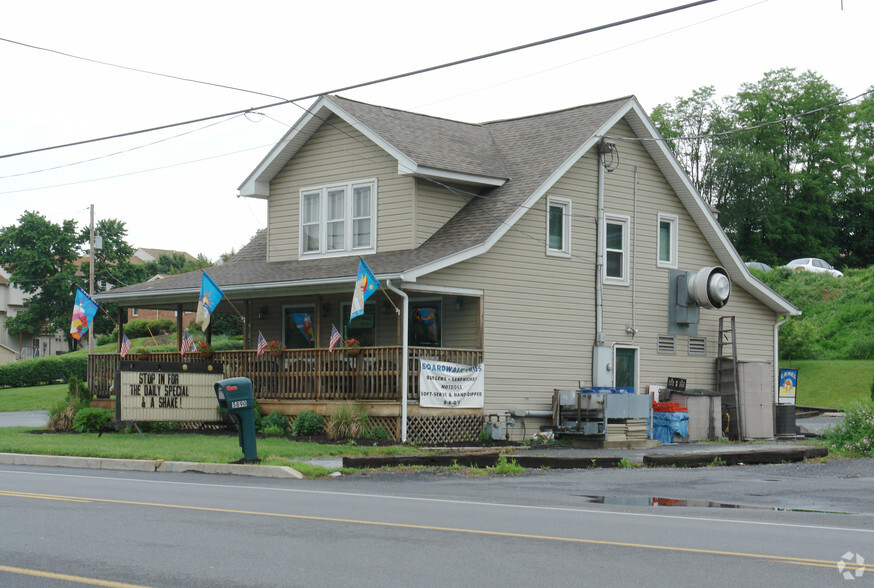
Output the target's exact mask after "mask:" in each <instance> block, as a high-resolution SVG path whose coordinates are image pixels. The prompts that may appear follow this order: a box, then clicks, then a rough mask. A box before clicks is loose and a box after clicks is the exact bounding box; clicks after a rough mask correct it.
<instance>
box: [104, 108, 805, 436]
mask: <svg viewBox="0 0 874 588" xmlns="http://www.w3.org/2000/svg"><path fill="white" fill-rule="evenodd" d="M240 195H241V196H244V197H248V198H263V199H266V200H267V202H268V210H269V221H268V227H267V229H266V230H265V231H262V232H261V233H259V234H258V235H257V236H256V237H255V238H254V239H253V240H252V242H251V243H250V244H249V245H247V246H246V247H245V248H243V249H242V250H241V251H240V252H239V253H238V254H237V255H236V256H235V257H234V258H232V259H231V260H230V261H228V262H227V263H225V264H223V265H221V266H218V267H214V268H211V269H209V270H207V273H208V274H209V275H210V277H212V278H213V280H214V281H215V282H216V283H217V284H218V285H219V286H220V287H221V288H222V290H223V291H224V293H225V295H226V300H225V301H223V302H222V304H221V305H220V307H219V309H218V310H217V312H233V311H234V310H233V309H237V310H238V311H240V312H241V313H242V314H244V315H245V318H246V324H247V325H248V327H247V333H246V336H247V345H246V347H247V349H249V350H250V351H245V352H227V353H225V354H224V355H223V356H222V357H221V360H222V361H223V362H224V364H225V372H226V373H227V374H232V375H249V376H251V377H252V379H253V382H254V383H255V393H256V396H257V397H259V402H260V403H261V405H262V407H265V409H266V410H270V409H272V407H274V406H275V407H279V408H281V409H282V410H284V411H286V412H287V413H288V414H291V415H294V414H297V413H298V412H299V411H300V410H303V409H304V408H313V409H315V410H319V411H322V412H323V413H324V414H330V411H331V410H332V408H333V407H334V406H336V404H337V403H342V402H355V403H358V404H360V405H361V406H363V407H365V408H366V409H367V410H368V411H369V413H370V414H371V415H372V416H373V417H374V419H376V421H374V422H379V423H382V424H383V425H385V427H386V428H387V429H389V430H390V431H391V432H392V434H393V435H395V436H397V437H400V438H410V439H424V440H428V439H432V438H436V437H441V438H449V437H453V436H457V435H456V433H458V434H461V433H462V432H467V433H469V432H471V431H472V432H473V433H474V434H475V433H476V432H478V431H479V430H480V428H481V427H482V421H483V419H484V418H486V419H488V418H496V419H501V418H506V417H507V416H508V415H510V416H515V417H516V421H517V426H516V427H514V428H512V429H511V430H510V434H511V435H512V436H513V437H515V438H517V439H518V438H520V437H521V436H522V435H523V431H525V433H524V434H527V435H528V436H530V434H532V433H533V432H536V431H537V430H538V427H539V426H540V425H543V424H547V423H549V422H550V421H551V418H550V417H548V416H547V415H550V414H552V408H553V407H552V402H553V391H554V390H556V389H562V390H573V389H579V388H580V387H581V386H582V387H584V386H607V387H611V386H623V387H633V388H634V389H635V391H637V392H641V391H644V392H645V391H647V390H648V389H649V386H650V385H660V386H663V385H664V384H665V382H666V380H667V378H668V377H679V378H683V379H685V380H686V382H687V387H688V388H694V389H705V390H714V389H717V388H719V387H720V384H721V383H724V382H718V381H717V369H716V365H717V356H718V355H719V354H720V353H721V354H722V355H726V354H727V353H728V350H729V349H730V346H729V345H727V344H726V341H727V340H730V341H731V342H732V343H733V344H734V347H735V349H734V350H733V352H732V353H733V358H734V363H735V364H736V363H737V360H738V358H739V357H740V358H754V359H757V360H761V361H762V362H770V364H769V366H770V367H769V368H768V370H766V371H764V372H761V373H760V374H759V375H758V379H759V380H760V381H759V384H760V385H761V387H762V388H763V389H766V390H767V391H769V392H768V393H769V394H771V393H772V392H775V391H776V385H775V382H776V376H775V373H774V372H775V370H776V362H775V359H776V355H777V333H778V326H779V324H780V322H781V321H782V320H783V319H784V318H785V317H788V316H791V315H795V314H799V311H798V310H797V309H796V308H795V307H793V306H792V305H791V304H790V303H789V302H787V301H786V300H785V299H783V298H781V297H780V296H779V295H777V294H776V293H775V292H773V291H772V290H770V289H769V288H767V287H766V286H764V285H763V284H762V283H761V282H760V281H758V280H757V279H756V278H755V277H753V276H752V275H751V274H750V272H749V271H748V270H747V268H746V267H745V266H744V264H743V263H742V260H741V259H740V257H739V255H738V253H737V251H736V250H735V249H734V248H733V247H732V245H731V243H730V242H729V241H728V239H727V238H726V236H725V235H724V233H723V231H722V230H721V228H720V226H719V224H718V222H717V220H716V219H715V217H714V215H713V213H712V212H711V210H710V209H709V208H708V206H707V205H706V204H705V203H704V202H702V200H701V198H700V197H699V195H698V194H697V193H696V191H695V190H694V188H693V187H692V185H691V183H690V181H689V179H688V177H686V175H685V174H684V173H683V171H682V169H681V168H680V166H679V164H678V163H677V161H676V159H675V158H674V157H673V155H672V154H671V153H670V151H669V149H668V148H667V147H666V146H665V144H664V142H663V141H661V140H659V135H658V133H657V131H656V130H655V128H654V126H653V124H652V121H650V119H649V118H648V116H647V115H646V113H645V112H644V110H643V108H642V107H641V106H640V104H639V103H638V102H637V100H636V99H635V98H634V97H626V98H620V99H617V100H612V101H609V102H603V103H599V104H592V105H587V106H580V107H577V108H570V109H567V110H562V111H557V112H549V113H544V114H538V115H533V116H528V117H523V118H518V119H511V120H501V121H494V122H489V123H483V124H468V123H461V122H456V121H451V120H446V119H441V118H435V117H430V116H424V115H420V114H415V113H411V112H404V111H399V110H393V109H390V108H385V107H381V106H374V105H369V104H363V103H360V102H355V101H352V100H348V99H344V98H341V97H338V96H325V97H322V98H321V99H319V100H318V101H317V102H316V103H315V105H314V106H312V107H311V108H310V109H309V110H308V111H307V113H306V114H305V115H304V116H303V117H302V118H301V119H300V120H299V121H298V122H297V123H296V124H295V125H294V126H293V127H292V128H291V130H290V131H289V132H288V133H287V134H286V135H285V136H284V137H283V138H282V139H281V140H280V141H279V142H278V143H277V145H276V146H275V147H274V148H273V149H272V150H271V151H270V153H269V154H268V155H267V156H266V157H265V159H264V160H263V161H262V162H261V163H260V164H259V165H258V167H257V168H256V169H255V170H254V171H252V173H251V174H250V175H249V177H248V178H246V180H245V181H244V182H243V184H242V185H241V186H240ZM229 222H230V219H229ZM359 258H363V259H365V260H366V262H367V264H368V265H369V266H370V268H371V269H372V270H373V272H374V274H375V275H376V277H377V278H378V279H379V280H380V282H381V283H382V286H383V287H382V288H381V289H380V291H378V292H377V293H376V294H375V295H374V296H372V297H371V298H370V299H369V300H368V301H367V304H366V306H365V313H364V315H363V316H362V317H359V318H357V319H355V320H354V321H352V322H351V323H350V322H349V320H348V317H349V311H350V305H351V301H352V291H353V285H354V282H355V277H356V272H357V268H358V265H359ZM702 270H703V272H702ZM726 278H727V279H726ZM696 281H697V284H698V286H697V287H698V290H694V288H692V287H689V283H693V284H694V283H695V282H696ZM729 281H730V284H731V291H730V296H729V295H728V291H727V290H726V288H727V286H728V283H729ZM200 283H201V273H200V272H192V273H190V274H183V275H178V276H171V277H168V278H166V279H163V280H159V281H156V282H149V283H144V284H137V285H134V286H130V287H125V288H117V289H113V290H112V291H110V292H106V293H102V294H100V295H98V297H97V298H98V300H105V301H109V302H116V303H118V304H119V305H121V306H123V307H136V308H140V309H143V308H154V309H170V310H176V311H178V312H179V314H181V311H184V310H185V311H190V310H193V309H194V307H195V305H196V303H197V298H198V294H199V291H200ZM726 297H727V298H728V300H727V303H726ZM228 300H229V301H230V302H232V303H233V308H232V306H231V305H230V304H229V303H228ZM395 306H397V307H398V308H399V309H402V312H400V316H399V314H398V313H396V311H395V308H394V307H395ZM708 306H711V307H713V308H708ZM728 317H734V320H733V321H731V320H730V319H729V318H728ZM404 319H406V320H404ZM720 319H722V321H721V320H720ZM304 323H308V324H310V325H312V327H313V332H312V334H311V336H310V335H308V334H306V331H307V330H306V329H304V328H303V324H304ZM732 323H733V324H734V330H733V331H730V330H729V328H728V325H730V324H732ZM332 325H336V326H337V327H338V329H341V330H345V331H346V334H347V335H348V336H353V337H355V338H357V339H360V340H361V341H362V345H363V347H364V349H363V351H362V354H361V356H359V358H357V359H355V360H348V361H344V362H341V363H342V364H343V365H342V366H340V367H338V360H339V356H340V354H338V352H336V351H335V352H333V353H330V352H328V350H327V347H328V341H329V337H330V333H331V328H332ZM720 325H722V331H723V332H722V333H720ZM259 331H260V332H262V333H263V334H264V336H265V337H266V338H267V339H277V340H281V341H283V342H284V344H285V346H286V347H287V348H288V351H285V352H284V354H283V356H282V358H280V360H279V361H278V363H274V364H270V365H267V364H261V363H258V362H263V361H266V359H265V358H263V357H257V356H255V355H254V353H253V352H252V351H251V349H252V348H253V347H254V338H255V337H257V333H258V332H259ZM720 342H722V343H723V345H720ZM404 358H406V359H404ZM168 359H169V358H168ZM427 360H446V361H450V362H457V363H462V364H479V363H482V364H483V365H484V373H485V384H484V385H485V391H484V399H483V406H482V408H481V409H479V408H474V409H470V408H468V409H457V408H431V407H424V406H420V405H419V400H420V396H419V393H420V390H419V369H420V367H421V364H422V362H423V361H427ZM107 366H109V367H104V368H100V367H99V366H98V364H97V363H94V364H93V367H94V374H92V376H91V377H92V383H93V385H94V386H96V388H93V389H96V390H97V391H98V393H100V390H101V389H102V388H101V383H100V381H101V378H103V379H104V380H105V379H106V378H108V375H105V376H100V375H99V374H100V373H105V374H106V373H108V372H107V370H109V369H110V368H111V365H109V364H107ZM101 369H103V370H104V371H103V372H101ZM735 377H736V376H735ZM723 392H724V390H723ZM772 396H773V394H772ZM762 404H763V406H764V404H765V403H762ZM769 408H770V405H769ZM520 419H521V420H522V423H524V425H525V427H524V429H523V427H520V426H518V425H519V424H522V423H519V422H518V421H519V420H520ZM436 430H442V431H443V433H439V432H438V433H435V432H434V431H436Z"/></svg>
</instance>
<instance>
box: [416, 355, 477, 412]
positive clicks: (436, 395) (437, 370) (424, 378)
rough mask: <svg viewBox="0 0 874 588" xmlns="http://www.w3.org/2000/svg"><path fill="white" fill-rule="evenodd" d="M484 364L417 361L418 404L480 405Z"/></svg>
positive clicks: (470, 406) (439, 405)
mask: <svg viewBox="0 0 874 588" xmlns="http://www.w3.org/2000/svg"><path fill="white" fill-rule="evenodd" d="M484 365H485V364H482V363H481V364H479V365H462V364H458V363H447V362H445V361H430V360H424V359H420V360H419V406H427V407H432V408H482V407H483V399H484V398H485V369H484Z"/></svg>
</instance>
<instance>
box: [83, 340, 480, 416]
mask: <svg viewBox="0 0 874 588" xmlns="http://www.w3.org/2000/svg"><path fill="white" fill-rule="evenodd" d="M358 349H359V352H358V354H357V355H355V356H352V355H350V354H348V353H347V352H346V350H344V349H335V350H334V351H333V352H331V351H328V350H327V349H300V350H288V351H283V352H280V353H279V354H278V355H275V356H274V355H268V354H264V355H260V356H259V355H258V354H257V353H256V352H255V351H254V350H243V351H217V352H215V353H214V354H213V356H212V358H211V359H209V361H212V362H218V363H221V364H222V366H223V373H224V375H225V377H227V378H232V377H238V376H242V377H246V378H249V379H250V380H252V385H253V388H254V392H255V397H256V398H258V399H270V400H304V401H326V400H350V401H356V402H359V401H360V402H367V401H394V402H400V401H401V400H402V399H401V397H400V394H401V390H402V389H403V388H402V386H401V378H402V374H401V367H402V365H403V364H402V363H401V362H402V355H403V348H402V347H360V348H358ZM128 360H137V357H136V356H133V355H128V356H127V357H126V358H125V361H128ZM418 360H432V361H447V362H452V363H459V364H465V365H476V364H479V363H482V361H483V352H482V350H478V349H450V348H432V347H410V348H409V359H408V361H409V377H408V379H409V387H408V400H410V401H418V399H419V361H418ZM120 361H122V359H121V357H120V356H119V355H118V354H117V353H100V354H92V355H89V356H88V386H89V388H90V389H91V391H92V393H93V394H94V396H95V397H96V398H110V397H111V396H112V395H113V390H112V386H113V383H114V381H115V373H116V371H117V370H118V365H119V362H120ZM149 361H157V362H188V363H199V362H205V361H207V359H206V358H204V357H203V356H201V355H200V354H199V353H188V354H186V355H185V357H184V358H183V356H182V355H181V354H179V353H178V352H162V353H152V354H150V357H149Z"/></svg>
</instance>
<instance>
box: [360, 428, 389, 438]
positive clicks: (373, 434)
mask: <svg viewBox="0 0 874 588" xmlns="http://www.w3.org/2000/svg"><path fill="white" fill-rule="evenodd" d="M361 437H363V438H364V439H388V438H389V434H388V429H386V428H385V427H373V428H372V429H365V430H364V432H363V433H361Z"/></svg>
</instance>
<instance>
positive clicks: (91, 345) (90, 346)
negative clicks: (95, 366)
mask: <svg viewBox="0 0 874 588" xmlns="http://www.w3.org/2000/svg"><path fill="white" fill-rule="evenodd" d="M89 242H90V245H91V263H89V264H88V265H89V267H88V270H89V276H88V295H89V296H91V298H94V205H93V204H92V205H91V231H90V234H89ZM92 353H94V325H88V355H91V354H92Z"/></svg>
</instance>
